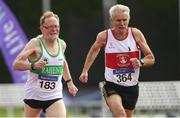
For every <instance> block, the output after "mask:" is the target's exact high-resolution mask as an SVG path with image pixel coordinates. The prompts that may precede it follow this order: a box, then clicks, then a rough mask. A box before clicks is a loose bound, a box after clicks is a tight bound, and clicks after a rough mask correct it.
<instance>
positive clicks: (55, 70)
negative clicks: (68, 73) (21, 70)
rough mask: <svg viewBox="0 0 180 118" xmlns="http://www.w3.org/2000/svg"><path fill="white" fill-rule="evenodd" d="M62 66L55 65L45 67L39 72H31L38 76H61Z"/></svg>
mask: <svg viewBox="0 0 180 118" xmlns="http://www.w3.org/2000/svg"><path fill="white" fill-rule="evenodd" d="M63 68H64V66H63V65H60V66H56V65H53V66H52V65H49V66H48V65H47V66H45V67H44V68H43V69H41V70H40V69H39V70H31V72H32V73H36V74H39V75H62V73H63Z"/></svg>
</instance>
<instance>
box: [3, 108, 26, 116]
mask: <svg viewBox="0 0 180 118" xmlns="http://www.w3.org/2000/svg"><path fill="white" fill-rule="evenodd" d="M0 117H23V108H19V107H17V108H0Z"/></svg>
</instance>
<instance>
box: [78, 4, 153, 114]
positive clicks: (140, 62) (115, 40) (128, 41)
mask: <svg viewBox="0 0 180 118" xmlns="http://www.w3.org/2000/svg"><path fill="white" fill-rule="evenodd" d="M109 14H110V21H111V24H112V28H110V29H107V30H104V31H101V32H100V33H99V34H98V35H97V38H96V41H95V42H94V44H93V45H92V47H91V48H90V50H89V52H88V54H87V57H86V61H85V64H84V67H83V70H82V73H81V75H80V77H79V80H80V81H81V82H82V83H87V81H88V71H89V69H90V67H91V65H92V64H93V62H94V60H95V58H96V56H97V55H98V53H99V51H100V49H101V48H102V47H103V46H104V50H105V82H104V87H103V90H104V92H103V93H104V97H105V101H106V103H107V105H108V107H109V109H110V111H111V112H112V114H113V116H114V117H132V115H133V111H134V109H135V105H136V102H137V99H138V93H139V87H138V78H139V72H140V68H141V67H146V66H150V65H152V64H154V62H155V57H154V55H153V53H152V51H151V49H150V48H149V46H148V44H147V42H146V39H145V37H144V35H143V33H142V32H141V31H140V30H139V29H137V28H134V27H129V26H128V25H129V20H130V9H129V8H128V7H127V6H125V5H121V4H117V5H114V6H112V7H111V8H110V10H109ZM141 51H142V52H143V54H144V57H143V58H141V56H140V54H141Z"/></svg>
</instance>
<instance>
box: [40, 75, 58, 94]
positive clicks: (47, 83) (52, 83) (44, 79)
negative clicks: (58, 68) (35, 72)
mask: <svg viewBox="0 0 180 118" xmlns="http://www.w3.org/2000/svg"><path fill="white" fill-rule="evenodd" d="M57 81H58V76H47V75H46V76H45V75H39V79H38V84H39V85H38V86H39V88H40V89H44V90H47V91H48V90H53V89H55V87H56V84H57Z"/></svg>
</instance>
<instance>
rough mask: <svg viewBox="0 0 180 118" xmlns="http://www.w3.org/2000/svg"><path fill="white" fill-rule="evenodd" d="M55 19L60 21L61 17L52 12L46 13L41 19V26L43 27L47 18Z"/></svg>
mask: <svg viewBox="0 0 180 118" xmlns="http://www.w3.org/2000/svg"><path fill="white" fill-rule="evenodd" d="M49 17H55V18H56V19H57V20H58V21H59V17H58V15H57V14H55V13H53V12H52V11H46V12H44V13H43V15H42V16H41V18H40V25H42V24H43V23H44V21H45V19H46V18H49Z"/></svg>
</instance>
